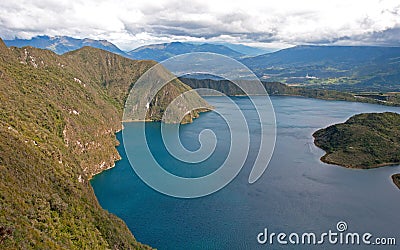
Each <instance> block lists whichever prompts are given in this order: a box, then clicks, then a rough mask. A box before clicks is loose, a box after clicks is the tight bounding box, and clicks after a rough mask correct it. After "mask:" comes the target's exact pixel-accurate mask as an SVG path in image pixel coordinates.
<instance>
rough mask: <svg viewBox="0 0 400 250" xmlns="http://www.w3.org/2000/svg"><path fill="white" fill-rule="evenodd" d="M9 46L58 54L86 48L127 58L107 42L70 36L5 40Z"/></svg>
mask: <svg viewBox="0 0 400 250" xmlns="http://www.w3.org/2000/svg"><path fill="white" fill-rule="evenodd" d="M4 43H5V44H6V45H7V46H15V47H18V48H21V47H24V46H31V47H35V48H39V49H49V50H51V51H54V52H55V53H57V54H64V53H66V52H69V51H73V50H77V49H80V48H82V47H85V46H90V47H93V48H98V49H102V50H106V51H109V52H112V53H115V54H118V55H122V56H127V55H126V54H125V52H123V51H122V50H120V49H119V48H118V47H117V46H116V45H114V44H112V43H111V42H109V41H107V40H93V39H89V38H85V39H77V38H72V37H68V36H56V37H50V36H36V37H33V38H31V39H19V38H16V39H13V40H4Z"/></svg>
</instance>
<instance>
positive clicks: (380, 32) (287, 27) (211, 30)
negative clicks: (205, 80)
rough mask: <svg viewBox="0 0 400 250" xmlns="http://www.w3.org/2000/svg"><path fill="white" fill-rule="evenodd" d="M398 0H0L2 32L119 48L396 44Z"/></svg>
mask: <svg viewBox="0 0 400 250" xmlns="http://www.w3.org/2000/svg"><path fill="white" fill-rule="evenodd" d="M399 28H400V3H399V2H398V0H381V1H379V0H364V1H363V0H357V1H356V0H331V1H322V0H303V1H298V0H297V1H296V0H293V1H291V0H279V1H255V0H231V1H229V2H227V1H223V0H201V1H199V0H197V1H188V0H183V1H178V0H167V1H161V0H160V1H156V0H153V1H148V0H135V1H132V0H124V1H118V2H117V3H116V2H115V1H110V0H100V1H99V0H84V1H83V0H82V1H80V0H76V1H75V0H73V1H68V0H58V1H52V0H41V1H28V0H26V1H24V0H2V1H1V2H0V36H2V37H5V38H12V37H14V36H17V37H22V38H29V37H32V36H35V35H40V34H47V35H68V36H74V37H79V38H83V37H89V38H95V39H107V40H110V41H112V42H114V43H116V44H117V45H119V46H120V47H122V48H123V49H131V48H134V47H137V46H139V45H142V44H148V43H154V42H167V41H171V40H172V41H176V40H180V41H182V40H183V41H200V42H201V41H221V40H222V41H227V40H229V41H231V42H241V43H246V44H253V45H254V44H258V45H261V46H268V47H285V46H288V45H294V44H303V43H310V44H314V43H317V44H320V43H336V44H383V45H397V46H400V41H399V39H398V36H396V35H397V34H399V32H398V30H399Z"/></svg>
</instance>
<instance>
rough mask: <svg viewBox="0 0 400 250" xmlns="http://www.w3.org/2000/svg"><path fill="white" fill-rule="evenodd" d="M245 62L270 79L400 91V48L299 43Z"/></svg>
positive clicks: (266, 78)
mask: <svg viewBox="0 0 400 250" xmlns="http://www.w3.org/2000/svg"><path fill="white" fill-rule="evenodd" d="M241 62H242V63H244V64H245V65H246V66H248V67H249V68H251V69H252V70H253V71H254V72H255V73H256V74H257V75H258V76H259V77H261V78H263V79H265V80H270V81H280V82H284V83H301V84H312V85H323V86H324V87H326V88H332V89H341V90H343V89H346V90H361V91H366V90H368V91H389V90H392V91H400V84H399V83H400V47H367V46H296V47H292V48H288V49H283V50H280V51H277V52H274V53H270V54H264V55H260V56H256V57H250V58H245V59H242V60H241Z"/></svg>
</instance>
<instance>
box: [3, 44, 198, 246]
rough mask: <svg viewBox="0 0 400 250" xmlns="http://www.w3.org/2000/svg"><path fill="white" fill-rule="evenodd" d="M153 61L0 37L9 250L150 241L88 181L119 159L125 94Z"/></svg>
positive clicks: (163, 95)
mask: <svg viewBox="0 0 400 250" xmlns="http://www.w3.org/2000/svg"><path fill="white" fill-rule="evenodd" d="M153 65H154V62H151V61H132V60H129V59H126V58H123V57H121V56H118V55H115V54H112V53H109V52H105V51H102V50H99V49H93V48H89V47H85V48H82V49H80V50H78V51H74V52H70V53H67V54H64V55H62V56H59V55H56V54H55V53H53V52H51V51H46V50H40V49H35V48H31V47H26V48H22V49H18V48H7V47H6V46H5V45H4V43H3V42H2V41H1V39H0V88H1V90H2V91H1V92H0V103H1V109H0V249H82V248H83V249H145V248H148V247H147V246H145V245H142V244H140V243H138V242H137V241H136V240H135V238H134V237H133V235H132V234H131V233H130V231H129V230H128V228H127V227H126V225H125V223H124V222H123V221H122V220H120V219H119V218H117V217H115V216H114V215H112V214H109V213H108V212H107V211H105V210H103V209H102V208H101V207H100V206H99V204H98V202H97V200H96V197H95V195H94V192H93V190H92V188H91V186H90V184H89V181H88V180H89V179H90V178H91V176H92V175H93V174H96V173H99V172H101V171H103V170H104V169H107V168H109V167H112V166H113V164H114V161H115V160H118V159H119V155H118V152H117V151H116V149H115V146H116V145H117V143H118V142H117V141H116V139H115V135H114V133H115V132H116V131H118V130H120V129H121V119H122V109H123V106H124V101H125V99H126V97H127V95H128V93H129V90H130V88H131V87H132V85H133V84H134V82H135V81H136V80H137V79H138V77H139V76H140V75H142V74H143V73H144V72H145V71H146V70H147V69H149V68H150V67H151V66H153ZM183 89H188V87H187V86H185V85H183V84H182V83H180V82H179V81H175V82H173V83H171V84H169V85H167V86H166V87H165V88H164V89H162V90H161V91H160V93H159V94H158V95H157V96H158V100H159V101H158V102H153V103H152V108H151V109H150V112H149V114H148V118H149V119H152V120H157V119H159V118H160V112H161V111H162V110H165V108H166V106H165V105H166V104H167V100H166V99H173V98H174V95H178V94H180V93H181V91H182V90H183ZM167 93H170V94H169V95H168V94H167ZM171 93H172V94H171ZM200 102H201V101H200ZM196 115H197V113H196V112H193V114H189V116H190V117H189V118H190V119H191V118H192V116H196ZM189 118H187V119H189Z"/></svg>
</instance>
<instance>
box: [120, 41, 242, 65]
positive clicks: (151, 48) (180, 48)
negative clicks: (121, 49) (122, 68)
mask: <svg viewBox="0 0 400 250" xmlns="http://www.w3.org/2000/svg"><path fill="white" fill-rule="evenodd" d="M191 52H210V53H217V54H222V55H225V56H229V57H233V58H239V57H241V56H243V54H242V53H239V52H237V51H235V50H232V49H230V48H228V47H226V46H224V45H216V44H209V43H204V44H192V43H182V42H172V43H162V44H152V45H146V46H142V47H139V48H137V49H134V50H132V51H129V52H127V54H128V55H129V56H130V57H131V58H133V59H137V60H143V59H145V60H155V61H158V62H160V61H163V60H165V59H168V58H170V57H173V56H176V55H180V54H185V53H191Z"/></svg>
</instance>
